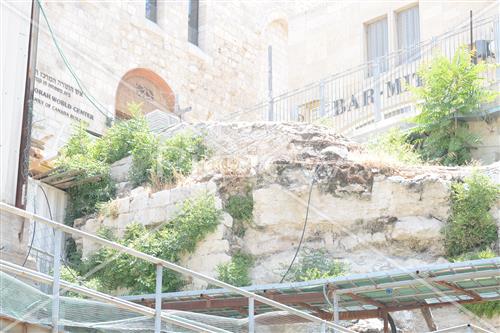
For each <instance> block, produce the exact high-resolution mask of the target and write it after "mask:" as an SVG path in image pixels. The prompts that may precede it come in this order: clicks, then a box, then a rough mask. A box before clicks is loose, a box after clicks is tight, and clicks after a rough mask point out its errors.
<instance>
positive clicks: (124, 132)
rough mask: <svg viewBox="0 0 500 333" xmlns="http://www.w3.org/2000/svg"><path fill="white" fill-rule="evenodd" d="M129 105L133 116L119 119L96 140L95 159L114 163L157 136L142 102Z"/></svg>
mask: <svg viewBox="0 0 500 333" xmlns="http://www.w3.org/2000/svg"><path fill="white" fill-rule="evenodd" d="M128 107H129V111H130V112H131V114H132V115H133V116H132V118H130V119H128V120H118V121H117V122H116V123H115V124H114V125H113V126H111V127H110V128H109V129H108V130H107V131H106V133H105V134H104V135H103V136H102V137H101V138H100V139H99V140H96V143H95V147H94V150H95V152H94V158H95V159H97V160H99V161H103V162H106V163H108V164H111V163H114V162H116V161H118V160H121V159H122V158H124V157H126V156H128V155H130V154H131V153H132V152H133V150H135V149H138V148H140V147H141V146H142V145H144V144H147V142H148V141H149V140H153V138H154V137H155V136H154V134H153V133H152V132H151V131H150V129H149V126H148V122H147V120H146V118H145V117H144V116H143V115H142V114H141V111H140V109H141V104H129V105H128Z"/></svg>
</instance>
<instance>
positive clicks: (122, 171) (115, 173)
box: [110, 156, 132, 183]
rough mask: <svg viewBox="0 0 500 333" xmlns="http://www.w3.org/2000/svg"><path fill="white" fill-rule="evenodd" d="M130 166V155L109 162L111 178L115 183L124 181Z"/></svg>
mask: <svg viewBox="0 0 500 333" xmlns="http://www.w3.org/2000/svg"><path fill="white" fill-rule="evenodd" d="M131 166H132V156H127V157H125V158H122V159H121V160H119V161H116V162H115V163H113V164H111V168H110V175H111V179H112V180H113V181H115V182H117V183H121V182H126V181H127V180H128V178H129V171H130V168H131Z"/></svg>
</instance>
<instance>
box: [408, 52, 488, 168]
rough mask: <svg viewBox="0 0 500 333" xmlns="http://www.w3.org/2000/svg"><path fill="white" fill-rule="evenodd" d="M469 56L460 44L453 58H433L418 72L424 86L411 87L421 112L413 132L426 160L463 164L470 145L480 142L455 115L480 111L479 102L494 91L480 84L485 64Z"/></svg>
mask: <svg viewBox="0 0 500 333" xmlns="http://www.w3.org/2000/svg"><path fill="white" fill-rule="evenodd" d="M472 56H473V53H471V52H469V51H468V50H467V48H465V47H462V48H460V49H459V50H458V51H457V52H456V53H455V55H454V57H453V59H452V60H449V59H448V58H446V57H444V56H438V57H435V58H433V60H432V62H431V63H430V64H426V65H424V66H422V68H421V69H420V70H419V72H418V75H419V77H420V78H421V79H422V82H423V85H422V86H420V87H416V88H411V90H412V91H413V93H414V94H415V96H416V98H417V100H419V101H421V102H420V103H419V107H420V109H421V113H420V114H419V115H418V116H416V117H415V120H414V121H415V123H416V124H417V127H416V128H415V129H414V130H413V132H414V138H415V142H416V143H418V145H419V147H420V153H421V155H422V157H423V158H424V159H425V160H432V161H437V162H439V163H441V164H444V165H463V164H465V163H467V162H469V161H470V160H471V155H470V149H471V147H472V146H473V145H474V144H477V143H478V142H479V141H480V138H479V137H478V136H476V135H474V134H472V133H471V132H470V131H469V129H468V126H467V123H466V122H465V121H463V120H459V119H458V117H461V116H467V115H474V114H479V113H480V106H481V104H482V103H485V102H488V101H491V100H492V99H493V98H494V97H495V95H496V94H495V93H493V92H491V91H488V90H486V89H485V88H484V87H483V81H484V79H483V78H482V76H481V74H482V73H483V72H484V71H485V70H486V67H485V66H486V65H485V64H484V63H481V64H477V65H476V64H474V63H473V62H472Z"/></svg>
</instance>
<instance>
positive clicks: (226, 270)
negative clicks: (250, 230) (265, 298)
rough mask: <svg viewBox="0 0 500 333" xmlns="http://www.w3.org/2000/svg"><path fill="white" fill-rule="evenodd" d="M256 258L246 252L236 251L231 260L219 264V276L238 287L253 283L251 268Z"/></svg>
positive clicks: (220, 278)
mask: <svg viewBox="0 0 500 333" xmlns="http://www.w3.org/2000/svg"><path fill="white" fill-rule="evenodd" d="M253 263H254V259H253V257H252V256H251V255H249V254H247V253H244V252H241V251H240V252H236V253H235V254H234V255H233V256H232V257H231V261H230V262H228V263H225V264H221V265H219V266H217V278H218V279H219V280H221V281H223V282H226V283H229V284H232V285H234V286H237V287H244V286H249V285H250V284H251V283H252V279H251V278H250V269H251V268H252V266H253Z"/></svg>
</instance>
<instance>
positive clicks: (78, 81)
mask: <svg viewBox="0 0 500 333" xmlns="http://www.w3.org/2000/svg"><path fill="white" fill-rule="evenodd" d="M36 2H37V4H38V6H39V7H40V12H41V13H42V16H43V18H44V21H45V23H47V27H48V29H49V32H50V36H51V38H52V41H53V42H54V45H55V47H56V49H57V51H58V53H59V55H60V56H61V58H62V60H63V62H64V65H65V66H66V68H67V69H68V70H69V72H70V73H71V76H73V78H74V79H75V82H76V84H77V85H78V87H79V88H80V90H81V91H82V93H83V95H84V96H85V98H86V99H87V100H88V101H89V102H90V103H91V104H92V105H93V106H94V107H95V108H96V110H97V111H99V112H100V113H101V114H102V115H103V116H104V117H106V119H107V120H110V119H112V117H111V116H110V115H109V112H107V111H103V109H104V110H106V108H105V107H104V106H103V105H102V104H101V103H99V101H97V100H96V99H95V98H94V97H93V96H92V95H91V94H90V93H89V92H88V91H87V89H86V88H85V87H84V86H83V84H82V83H81V81H80V79H79V78H78V76H77V75H76V73H75V71H74V70H73V67H72V66H71V64H70V63H69V61H68V59H67V58H66V56H65V55H64V52H63V50H62V49H61V47H60V46H59V42H58V41H57V38H56V36H55V34H54V31H53V30H52V26H51V25H50V23H49V20H48V18H47V15H46V14H45V10H44V9H43V7H42V4H41V3H40V0H36ZM97 104H99V105H97ZM101 108H102V109H101Z"/></svg>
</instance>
